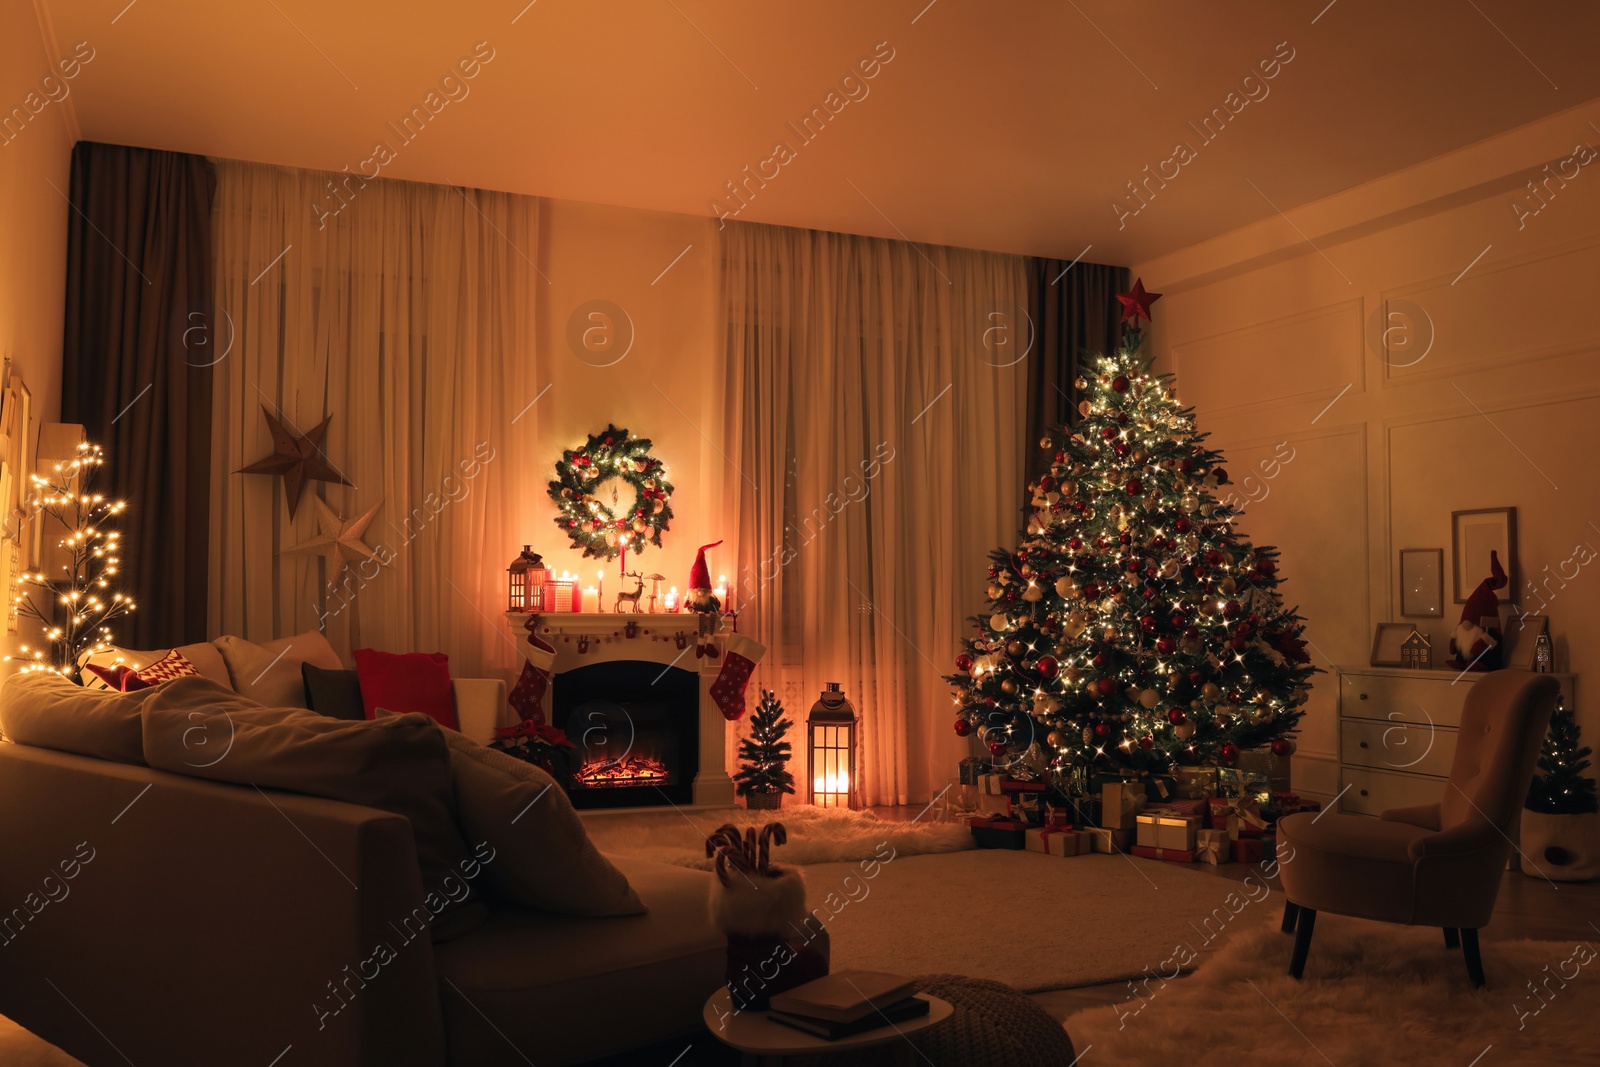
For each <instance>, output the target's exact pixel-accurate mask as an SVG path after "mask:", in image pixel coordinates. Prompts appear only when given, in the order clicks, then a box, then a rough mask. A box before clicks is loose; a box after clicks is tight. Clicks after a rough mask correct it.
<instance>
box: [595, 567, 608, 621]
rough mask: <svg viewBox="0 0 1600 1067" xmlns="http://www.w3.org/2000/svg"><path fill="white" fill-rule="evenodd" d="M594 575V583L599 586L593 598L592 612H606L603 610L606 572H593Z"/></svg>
mask: <svg viewBox="0 0 1600 1067" xmlns="http://www.w3.org/2000/svg"><path fill="white" fill-rule="evenodd" d="M594 574H595V581H596V582H598V583H599V586H598V590H599V591H598V592H597V593H596V594H595V598H594V610H596V611H604V610H606V608H605V599H606V572H605V571H595V572H594Z"/></svg>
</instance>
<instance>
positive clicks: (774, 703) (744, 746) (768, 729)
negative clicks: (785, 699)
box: [733, 689, 794, 811]
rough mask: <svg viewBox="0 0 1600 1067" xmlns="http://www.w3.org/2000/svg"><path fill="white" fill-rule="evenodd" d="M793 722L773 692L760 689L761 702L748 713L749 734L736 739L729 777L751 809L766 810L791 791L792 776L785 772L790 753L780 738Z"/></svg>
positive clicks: (787, 745)
mask: <svg viewBox="0 0 1600 1067" xmlns="http://www.w3.org/2000/svg"><path fill="white" fill-rule="evenodd" d="M793 725H794V724H793V723H792V722H790V721H789V718H788V717H787V716H786V715H784V713H783V705H782V704H781V703H779V701H778V696H777V694H776V693H774V692H773V691H772V690H770V689H763V690H762V691H761V703H759V704H757V705H756V710H755V711H753V712H751V713H750V736H749V737H746V738H744V739H743V740H741V741H740V742H739V770H738V773H736V774H735V775H734V776H733V781H734V783H735V788H736V789H737V790H738V793H739V795H740V796H742V797H744V802H745V806H746V807H748V808H750V809H751V810H754V811H763V810H766V811H770V810H772V809H774V808H777V807H779V806H781V805H782V804H783V794H785V793H793V792H794V775H792V774H790V773H789V758H790V756H791V755H792V752H791V750H790V746H789V742H788V741H785V740H784V735H785V734H787V733H788V732H789V727H791V726H793Z"/></svg>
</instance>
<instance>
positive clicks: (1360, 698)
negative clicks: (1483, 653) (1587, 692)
mask: <svg viewBox="0 0 1600 1067" xmlns="http://www.w3.org/2000/svg"><path fill="white" fill-rule="evenodd" d="M1334 670H1335V672H1336V674H1335V677H1336V678H1337V680H1338V684H1339V789H1340V793H1339V810H1340V811H1344V812H1349V813H1352V814H1356V815H1378V814H1379V813H1381V812H1383V811H1384V810H1386V809H1388V808H1404V807H1410V806H1411V805H1413V804H1432V803H1434V802H1436V801H1437V800H1438V799H1439V798H1440V797H1441V796H1443V795H1444V782H1445V779H1446V778H1448V777H1449V775H1450V762H1451V760H1453V759H1454V758H1455V753H1456V734H1457V732H1458V730H1459V728H1460V725H1461V709H1462V706H1463V705H1464V704H1465V703H1466V699H1467V693H1468V692H1469V691H1470V690H1471V689H1472V686H1473V684H1474V683H1476V682H1477V681H1478V679H1480V678H1482V677H1484V675H1482V674H1477V673H1467V674H1462V673H1460V672H1459V671H1419V670H1404V669H1400V668H1394V667H1335V668H1334ZM1552 677H1554V678H1555V679H1556V680H1558V681H1559V682H1560V683H1561V691H1562V695H1563V696H1564V697H1565V698H1566V706H1567V707H1569V708H1572V707H1575V706H1576V691H1575V690H1576V684H1577V676H1576V675H1571V674H1557V675H1552Z"/></svg>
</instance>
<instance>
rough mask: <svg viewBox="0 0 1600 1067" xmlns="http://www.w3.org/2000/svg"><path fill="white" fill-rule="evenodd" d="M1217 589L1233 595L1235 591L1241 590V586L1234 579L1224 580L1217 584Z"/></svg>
mask: <svg viewBox="0 0 1600 1067" xmlns="http://www.w3.org/2000/svg"><path fill="white" fill-rule="evenodd" d="M1217 588H1218V589H1220V590H1222V591H1223V592H1224V593H1232V592H1233V591H1234V590H1235V589H1237V588H1239V586H1238V583H1236V582H1235V581H1234V580H1233V579H1232V578H1224V579H1222V581H1220V582H1218V583H1217Z"/></svg>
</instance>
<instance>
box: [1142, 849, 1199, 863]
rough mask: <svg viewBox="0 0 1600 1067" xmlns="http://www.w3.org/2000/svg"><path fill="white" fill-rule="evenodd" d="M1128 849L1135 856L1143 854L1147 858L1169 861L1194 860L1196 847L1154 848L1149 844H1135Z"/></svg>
mask: <svg viewBox="0 0 1600 1067" xmlns="http://www.w3.org/2000/svg"><path fill="white" fill-rule="evenodd" d="M1128 851H1130V852H1132V853H1133V854H1134V855H1135V856H1143V857H1144V858H1145V859H1147V860H1165V861H1166V862H1168V863H1193V862H1194V849H1192V848H1184V849H1178V848H1152V847H1150V846H1149V845H1134V846H1133V847H1132V848H1130V849H1129V850H1128Z"/></svg>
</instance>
